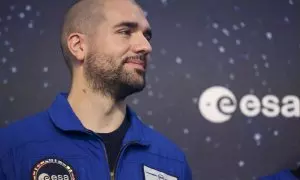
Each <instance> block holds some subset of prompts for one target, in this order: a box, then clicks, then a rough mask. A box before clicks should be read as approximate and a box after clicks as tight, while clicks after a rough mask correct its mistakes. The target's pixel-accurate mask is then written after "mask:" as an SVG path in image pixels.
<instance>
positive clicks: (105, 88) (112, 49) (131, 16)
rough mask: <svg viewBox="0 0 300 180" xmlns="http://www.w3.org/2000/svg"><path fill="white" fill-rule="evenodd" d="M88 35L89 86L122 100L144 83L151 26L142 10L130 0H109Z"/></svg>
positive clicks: (86, 63)
mask: <svg viewBox="0 0 300 180" xmlns="http://www.w3.org/2000/svg"><path fill="white" fill-rule="evenodd" d="M104 17H105V19H104V21H102V22H101V23H100V24H99V26H98V27H97V30H96V32H95V34H94V35H93V36H90V38H89V43H88V52H87V54H86V59H85V61H84V64H83V66H84V74H85V78H86V80H87V81H88V83H89V85H90V87H91V88H92V89H93V90H94V91H96V92H101V93H104V94H105V95H107V96H112V97H113V98H115V99H117V100H122V99H124V98H126V97H127V96H128V95H130V94H132V93H135V92H139V91H141V90H143V88H144V87H145V73H146V69H147V61H148V57H149V53H150V52H151V51H152V49H151V45H150V43H149V40H150V38H151V32H150V27H149V24H148V21H147V20H146V18H145V16H144V13H143V11H142V10H141V9H140V8H139V7H138V6H137V5H135V4H134V3H132V2H130V1H129V0H122V1H120V0H112V1H110V2H109V3H107V4H106V5H105V7H104Z"/></svg>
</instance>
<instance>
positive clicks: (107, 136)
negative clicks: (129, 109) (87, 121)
mask: <svg viewBox="0 0 300 180" xmlns="http://www.w3.org/2000/svg"><path fill="white" fill-rule="evenodd" d="M129 126H130V121H129V119H128V117H127V116H125V119H124V121H123V123H122V124H121V126H120V127H119V128H118V129H116V130H115V131H113V132H111V133H97V134H98V135H99V136H100V137H101V138H102V140H103V143H104V145H105V149H106V153H107V158H108V159H107V160H108V163H109V169H110V172H113V170H114V166H115V164H116V161H117V158H118V154H119V152H120V150H121V146H122V141H123V138H124V136H125V134H126V132H127V130H128V128H129Z"/></svg>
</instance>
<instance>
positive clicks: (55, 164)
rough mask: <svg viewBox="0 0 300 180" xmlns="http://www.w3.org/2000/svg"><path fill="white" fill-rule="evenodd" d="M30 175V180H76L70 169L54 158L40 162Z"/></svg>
mask: <svg viewBox="0 0 300 180" xmlns="http://www.w3.org/2000/svg"><path fill="white" fill-rule="evenodd" d="M31 174H32V180H76V178H75V175H74V171H73V169H72V167H71V166H70V165H68V164H67V163H65V162H63V161H62V160H60V159H55V158H49V159H43V160H40V161H39V162H38V163H36V165H35V166H34V167H33V169H32V173H31Z"/></svg>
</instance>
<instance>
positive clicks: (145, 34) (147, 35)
mask: <svg viewBox="0 0 300 180" xmlns="http://www.w3.org/2000/svg"><path fill="white" fill-rule="evenodd" d="M144 36H145V38H146V39H147V40H148V41H150V40H151V39H152V33H151V32H146V33H144Z"/></svg>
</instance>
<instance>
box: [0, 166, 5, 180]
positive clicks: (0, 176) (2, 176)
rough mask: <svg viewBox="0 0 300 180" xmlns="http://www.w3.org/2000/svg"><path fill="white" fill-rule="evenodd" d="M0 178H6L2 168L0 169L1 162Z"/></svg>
mask: <svg viewBox="0 0 300 180" xmlns="http://www.w3.org/2000/svg"><path fill="white" fill-rule="evenodd" d="M0 179H1V180H6V177H5V174H4V172H3V169H2V166H1V164H0Z"/></svg>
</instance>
